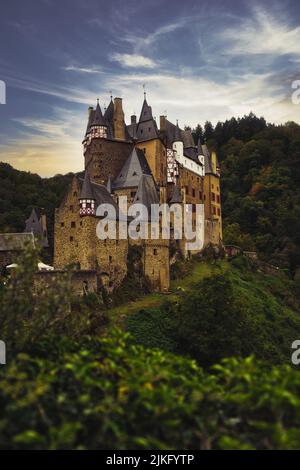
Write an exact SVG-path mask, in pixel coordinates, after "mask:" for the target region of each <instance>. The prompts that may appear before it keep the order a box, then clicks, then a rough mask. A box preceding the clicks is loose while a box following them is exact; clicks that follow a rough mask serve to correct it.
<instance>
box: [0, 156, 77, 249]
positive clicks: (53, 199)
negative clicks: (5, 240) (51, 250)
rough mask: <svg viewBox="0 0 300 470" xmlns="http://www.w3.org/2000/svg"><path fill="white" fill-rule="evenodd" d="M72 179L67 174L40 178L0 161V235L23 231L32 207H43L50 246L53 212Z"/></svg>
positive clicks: (51, 241) (70, 174)
mask: <svg viewBox="0 0 300 470" xmlns="http://www.w3.org/2000/svg"><path fill="white" fill-rule="evenodd" d="M72 176H73V174H72V173H69V174H67V175H56V176H53V177H52V178H41V177H40V176H38V175H36V174H32V173H28V172H25V171H18V170H15V169H14V168H12V167H11V166H10V165H9V164H8V163H1V162H0V232H12V233H13V232H23V230H24V228H25V220H26V219H27V218H28V217H29V215H30V213H31V210H32V208H33V207H38V208H42V209H44V210H45V212H46V215H47V221H48V232H49V241H50V245H51V246H52V243H53V223H54V209H55V208H56V207H59V204H60V202H61V200H62V197H63V194H64V192H65V190H66V186H67V185H68V183H69V182H70V181H71V178H72Z"/></svg>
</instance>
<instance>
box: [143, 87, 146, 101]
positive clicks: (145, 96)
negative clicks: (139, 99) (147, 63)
mask: <svg viewBox="0 0 300 470" xmlns="http://www.w3.org/2000/svg"><path fill="white" fill-rule="evenodd" d="M143 89H144V98H145V99H146V83H143Z"/></svg>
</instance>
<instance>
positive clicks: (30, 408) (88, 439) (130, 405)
mask: <svg viewBox="0 0 300 470" xmlns="http://www.w3.org/2000/svg"><path fill="white" fill-rule="evenodd" d="M0 376H1V381H0V409H1V419H0V447H1V448H2V449H28V448H30V449H45V448H46V449H143V448H146V449H149V448H150V449H299V448H300V431H299V419H300V398H299V396H300V375H299V373H298V372H297V371H295V370H292V369H291V368H290V367H288V366H281V367H272V368H270V367H269V366H268V365H266V364H264V363H262V362H257V361H255V360H254V359H253V358H251V357H250V358H247V359H241V360H238V359H230V360H225V361H223V362H222V363H221V364H220V365H218V366H214V367H213V368H212V370H211V372H210V373H205V372H203V370H202V369H201V368H199V367H198V366H197V364H196V363H195V362H194V361H192V360H189V359H185V358H181V357H178V356H174V355H172V354H169V353H164V352H162V351H159V350H155V349H152V350H150V349H145V348H144V347H143V346H141V345H136V344H134V343H133V342H132V340H131V339H130V337H128V335H126V334H124V333H120V332H115V333H114V334H113V335H112V337H110V338H106V339H101V340H100V339H91V338H90V339H89V338H85V339H82V340H81V343H80V344H78V343H76V342H74V341H73V340H70V339H63V338H61V339H56V340H54V339H53V338H52V339H51V338H49V339H48V340H46V339H44V340H43V342H40V343H39V344H37V345H36V347H35V353H34V354H33V355H32V356H29V355H26V354H19V356H18V357H17V358H16V359H15V360H14V361H12V362H10V363H9V365H8V366H6V367H5V368H2V369H1V371H0Z"/></svg>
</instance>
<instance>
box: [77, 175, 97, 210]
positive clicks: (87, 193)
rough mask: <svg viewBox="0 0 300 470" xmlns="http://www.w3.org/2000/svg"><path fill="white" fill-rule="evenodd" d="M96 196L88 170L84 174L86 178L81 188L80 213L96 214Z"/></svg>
mask: <svg viewBox="0 0 300 470" xmlns="http://www.w3.org/2000/svg"><path fill="white" fill-rule="evenodd" d="M95 202H96V200H95V197H94V194H93V188H92V184H91V181H90V177H89V174H88V172H87V171H86V172H85V174H84V180H83V184H82V188H81V193H80V197H79V206H80V209H79V214H80V216H81V217H84V216H87V215H95V214H96V207H95Z"/></svg>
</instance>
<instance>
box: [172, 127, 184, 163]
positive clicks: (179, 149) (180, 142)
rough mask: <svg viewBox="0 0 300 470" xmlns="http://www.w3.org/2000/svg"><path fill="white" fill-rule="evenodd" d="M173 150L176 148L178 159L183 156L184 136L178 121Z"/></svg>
mask: <svg viewBox="0 0 300 470" xmlns="http://www.w3.org/2000/svg"><path fill="white" fill-rule="evenodd" d="M173 150H176V156H177V158H178V159H180V157H181V158H183V138H182V135H181V132H180V129H179V127H178V121H177V124H176V128H175V134H174V142H173Z"/></svg>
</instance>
